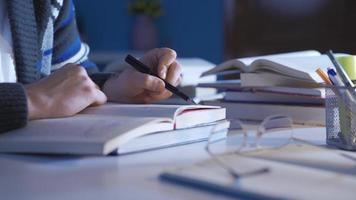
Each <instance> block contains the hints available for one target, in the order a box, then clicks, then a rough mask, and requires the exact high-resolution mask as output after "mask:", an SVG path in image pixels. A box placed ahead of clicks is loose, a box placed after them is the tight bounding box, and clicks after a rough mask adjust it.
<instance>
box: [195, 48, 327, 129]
mask: <svg viewBox="0 0 356 200" xmlns="http://www.w3.org/2000/svg"><path fill="white" fill-rule="evenodd" d="M330 66H332V63H331V61H330V60H329V58H328V57H327V56H326V55H322V54H320V53H319V52H317V51H303V52H294V53H286V54H278V55H269V56H262V57H254V58H243V59H234V60H229V61H227V62H224V63H222V64H220V65H218V66H216V67H215V68H213V69H211V70H209V71H206V72H204V73H203V76H209V75H221V76H223V77H224V80H220V81H215V82H211V83H202V84H199V85H198V86H199V87H208V88H209V87H210V88H216V89H219V91H222V92H225V95H224V99H223V100H220V101H209V102H205V103H206V104H208V105H219V106H223V107H225V108H227V118H229V119H236V118H237V119H242V120H263V119H264V118H265V117H266V116H268V115H274V114H282V115H288V116H290V117H292V118H293V121H294V122H295V123H298V124H310V125H325V106H324V101H325V91H324V89H323V88H321V86H322V85H323V80H322V79H321V78H320V77H319V76H318V74H317V73H316V72H315V71H316V69H317V68H321V69H324V70H325V71H326V69H327V67H330Z"/></svg>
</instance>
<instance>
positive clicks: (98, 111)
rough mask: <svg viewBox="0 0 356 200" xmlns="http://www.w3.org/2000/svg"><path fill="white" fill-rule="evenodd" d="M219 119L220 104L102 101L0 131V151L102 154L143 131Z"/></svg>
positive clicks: (222, 113)
mask: <svg viewBox="0 0 356 200" xmlns="http://www.w3.org/2000/svg"><path fill="white" fill-rule="evenodd" d="M224 119H225V109H224V108H220V107H217V106H201V105H193V106H190V105H189V106H179V105H134V104H132V105H126V104H107V105H104V106H100V107H92V108H87V109H86V110H84V111H83V112H82V113H80V114H77V115H75V116H73V117H68V118H57V119H43V120H34V121H31V122H29V123H28V125H27V126H26V127H25V128H22V129H17V130H13V131H10V132H7V133H4V134H1V135H0V152H15V153H59V154H97V155H99V154H100V155H106V154H109V153H112V152H113V151H115V150H116V149H120V147H122V146H123V145H125V144H127V143H129V142H130V141H132V140H134V139H136V138H139V137H142V136H145V135H148V134H152V133H157V132H164V131H167V132H168V134H169V133H170V132H172V131H174V130H183V129H187V130H189V129H190V128H192V127H198V126H206V125H210V126H211V125H212V123H217V122H218V121H221V120H224ZM225 126H226V123H225ZM226 128H228V127H225V129H226ZM162 142H163V141H162ZM180 142H181V141H180ZM165 143H167V142H165ZM170 144H171V143H170ZM130 148H132V147H130ZM135 149H136V150H137V149H138V148H137V147H135Z"/></svg>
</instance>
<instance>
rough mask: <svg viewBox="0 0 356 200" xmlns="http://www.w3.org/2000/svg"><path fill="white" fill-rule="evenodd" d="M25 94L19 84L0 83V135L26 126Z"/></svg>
mask: <svg viewBox="0 0 356 200" xmlns="http://www.w3.org/2000/svg"><path fill="white" fill-rule="evenodd" d="M27 119H28V109H27V100H26V92H25V89H24V87H23V86H22V85H21V84H19V83H0V133H2V132H6V131H9V130H12V129H16V128H21V127H23V126H25V125H26V123H27Z"/></svg>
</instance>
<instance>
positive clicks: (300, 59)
mask: <svg viewBox="0 0 356 200" xmlns="http://www.w3.org/2000/svg"><path fill="white" fill-rule="evenodd" d="M339 55H344V54H339ZM330 66H333V65H332V63H331V61H330V59H329V58H328V57H327V55H321V54H320V53H318V52H314V53H313V54H311V53H310V52H309V51H307V52H296V53H289V54H288V53H287V54H277V55H269V56H261V57H253V58H243V59H232V60H228V61H226V62H224V63H222V64H220V65H218V66H216V67H215V68H213V69H211V70H208V71H206V72H204V73H203V74H202V76H207V75H215V74H219V73H221V72H226V71H231V70H232V71H236V70H238V71H239V72H241V85H242V86H296V87H300V86H311V87H313V86H317V85H318V84H321V83H323V80H322V79H321V78H320V77H319V76H318V74H317V73H316V72H315V70H316V69H317V68H321V69H323V70H324V71H327V67H330ZM244 73H250V74H255V75H256V76H254V77H251V76H249V77H243V74H244ZM265 73H266V74H265ZM252 78H254V79H252ZM286 84H287V85H286Z"/></svg>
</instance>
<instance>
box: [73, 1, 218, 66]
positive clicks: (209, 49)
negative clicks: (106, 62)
mask: <svg viewBox="0 0 356 200" xmlns="http://www.w3.org/2000/svg"><path fill="white" fill-rule="evenodd" d="M74 3H75V5H76V10H77V17H78V19H79V21H81V22H82V27H83V28H84V31H85V32H86V36H87V37H86V40H87V42H88V43H89V45H90V47H91V49H92V51H94V52H95V51H114V52H116V51H117V52H125V51H130V50H132V47H131V32H132V26H133V21H134V17H133V16H131V15H129V13H128V9H127V7H128V3H129V0H105V1H97V0H96V1H93V0H92V1H88V0H74ZM162 5H163V9H164V15H163V16H162V17H161V18H159V19H158V20H157V22H156V24H157V28H158V31H159V36H160V37H159V38H160V40H159V41H160V46H167V47H171V48H173V49H175V50H176V51H177V52H178V55H179V56H181V57H201V58H204V59H207V60H209V61H212V62H215V63H219V62H221V61H222V59H223V41H224V38H223V37H224V35H223V1H220V0H209V1H206V0H162Z"/></svg>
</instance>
